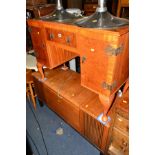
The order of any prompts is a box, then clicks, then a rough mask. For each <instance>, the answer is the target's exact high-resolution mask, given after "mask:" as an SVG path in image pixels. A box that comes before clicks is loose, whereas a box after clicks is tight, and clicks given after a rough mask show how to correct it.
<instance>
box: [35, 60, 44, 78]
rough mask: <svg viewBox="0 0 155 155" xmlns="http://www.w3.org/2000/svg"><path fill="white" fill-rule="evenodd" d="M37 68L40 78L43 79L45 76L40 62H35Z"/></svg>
mask: <svg viewBox="0 0 155 155" xmlns="http://www.w3.org/2000/svg"><path fill="white" fill-rule="evenodd" d="M37 68H38V71H39V72H40V74H41V79H42V80H43V79H44V78H45V76H44V72H43V65H42V64H41V63H37Z"/></svg>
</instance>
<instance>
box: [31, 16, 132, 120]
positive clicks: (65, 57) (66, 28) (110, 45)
mask: <svg viewBox="0 0 155 155" xmlns="http://www.w3.org/2000/svg"><path fill="white" fill-rule="evenodd" d="M28 25H29V27H30V28H31V27H35V28H36V29H37V30H38V29H39V30H40V31H41V32H42V35H41V37H40V38H39V37H38V36H37V34H38V31H36V33H31V36H32V40H33V44H34V45H36V44H37V46H36V47H35V50H36V52H37V54H38V58H37V61H38V63H39V65H38V66H39V67H38V69H39V71H40V73H41V74H42V79H43V78H44V74H43V72H42V66H44V65H45V66H46V67H48V68H55V67H57V66H59V65H61V64H63V63H65V62H67V61H69V60H71V59H73V58H75V57H77V56H80V61H81V85H82V86H84V87H86V88H87V89H90V90H92V91H93V92H95V93H97V94H98V95H99V98H100V102H101V103H102V105H103V112H104V118H105V119H104V120H107V112H108V111H109V109H110V107H111V104H112V101H113V99H114V96H115V93H116V92H117V91H118V89H119V88H120V87H121V86H122V85H123V84H124V83H125V82H126V80H127V78H128V75H129V73H128V71H129V29H128V26H125V27H120V28H117V29H113V30H103V29H90V28H82V27H78V26H75V25H72V24H69V23H68V24H65V23H58V22H48V21H43V20H35V19H29V20H28ZM39 34H40V33H39ZM38 40H39V41H38ZM38 42H39V43H38Z"/></svg>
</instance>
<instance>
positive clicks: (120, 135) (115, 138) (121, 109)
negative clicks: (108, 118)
mask: <svg viewBox="0 0 155 155" xmlns="http://www.w3.org/2000/svg"><path fill="white" fill-rule="evenodd" d="M114 104H115V110H114V117H113V124H112V125H111V129H110V130H109V136H108V142H107V154H109V155H128V154H129V91H127V92H126V93H125V94H124V95H123V97H121V98H119V97H117V99H116V100H115V103H114Z"/></svg>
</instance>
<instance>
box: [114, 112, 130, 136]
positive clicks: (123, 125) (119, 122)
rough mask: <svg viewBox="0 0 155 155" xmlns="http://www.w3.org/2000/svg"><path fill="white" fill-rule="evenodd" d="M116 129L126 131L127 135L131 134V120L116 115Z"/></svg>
mask: <svg viewBox="0 0 155 155" xmlns="http://www.w3.org/2000/svg"><path fill="white" fill-rule="evenodd" d="M114 127H116V128H118V129H121V130H122V131H125V132H126V133H127V134H128V132H129V120H127V119H125V118H123V117H121V116H120V115H118V114H117V115H116V118H115V123H114Z"/></svg>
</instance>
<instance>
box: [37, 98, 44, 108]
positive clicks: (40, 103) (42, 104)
mask: <svg viewBox="0 0 155 155" xmlns="http://www.w3.org/2000/svg"><path fill="white" fill-rule="evenodd" d="M38 101H39V105H40V106H41V107H43V106H44V103H43V102H42V101H41V100H40V99H38Z"/></svg>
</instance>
